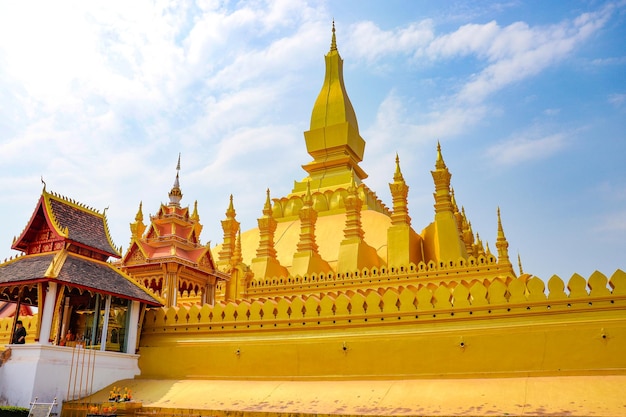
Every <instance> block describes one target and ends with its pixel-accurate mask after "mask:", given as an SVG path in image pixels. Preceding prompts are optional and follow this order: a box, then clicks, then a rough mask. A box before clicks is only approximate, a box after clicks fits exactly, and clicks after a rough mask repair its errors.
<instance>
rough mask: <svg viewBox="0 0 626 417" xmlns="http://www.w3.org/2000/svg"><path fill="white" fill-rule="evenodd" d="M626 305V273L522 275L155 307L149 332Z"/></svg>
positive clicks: (467, 317) (517, 313)
mask: <svg viewBox="0 0 626 417" xmlns="http://www.w3.org/2000/svg"><path fill="white" fill-rule="evenodd" d="M609 305H611V306H612V308H615V307H617V305H622V306H623V307H624V308H626V273H625V272H624V271H622V270H617V271H616V272H615V273H614V274H613V275H612V276H611V278H610V279H607V277H606V276H605V275H604V274H602V273H600V272H594V273H593V274H592V275H591V276H590V277H589V279H587V280H586V279H584V278H583V277H581V276H580V275H578V274H574V275H573V276H572V277H571V278H570V279H569V281H568V282H567V285H566V284H565V282H564V281H563V280H562V279H561V278H560V277H558V276H556V275H555V276H553V277H552V278H550V280H549V281H548V284H547V287H546V285H545V283H544V282H543V281H542V280H541V279H539V278H537V277H533V276H529V275H523V276H521V277H520V278H515V279H511V280H508V281H507V280H501V279H492V280H489V279H485V280H480V279H476V280H472V281H469V282H468V281H465V280H462V281H451V282H447V283H446V282H440V283H434V282H427V283H423V284H417V285H407V286H401V287H398V288H393V287H390V288H386V289H383V288H381V289H378V290H376V289H368V290H356V291H345V292H344V291H336V292H328V293H324V294H319V295H309V296H305V295H300V296H278V297H271V298H258V299H250V300H237V301H232V302H220V303H217V304H215V305H214V306H211V305H208V304H206V305H202V306H201V305H194V306H191V307H189V308H187V307H171V308H161V309H156V310H151V311H149V312H148V313H147V314H146V320H145V323H144V332H147V333H151V332H169V331H177V332H179V331H181V330H182V331H188V332H194V331H216V332H220V331H233V330H236V331H245V330H247V329H252V330H254V329H258V328H262V327H265V328H268V327H269V328H273V327H276V328H281V327H282V328H293V327H292V326H299V327H302V326H306V325H307V324H308V325H311V326H315V325H329V324H336V323H341V324H342V326H348V327H350V326H364V325H368V324H381V322H383V321H385V320H387V321H388V323H391V324H393V323H407V322H411V323H420V322H427V321H434V320H436V321H441V320H446V321H457V320H462V321H464V322H467V320H473V319H476V320H478V319H480V318H481V317H482V318H485V317H489V318H495V317H500V318H502V317H507V316H508V317H511V316H514V317H524V316H531V317H536V316H537V315H538V314H539V315H544V316H545V315H549V314H567V313H569V312H581V311H582V312H585V311H602V310H605V309H606V307H607V306H609Z"/></svg>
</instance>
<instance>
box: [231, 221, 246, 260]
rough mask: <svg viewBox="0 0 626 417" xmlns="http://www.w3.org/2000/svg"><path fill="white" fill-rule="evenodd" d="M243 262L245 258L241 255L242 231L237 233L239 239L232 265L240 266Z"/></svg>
mask: <svg viewBox="0 0 626 417" xmlns="http://www.w3.org/2000/svg"><path fill="white" fill-rule="evenodd" d="M242 261H243V257H242V255H241V229H240V230H239V231H238V233H237V238H236V239H235V250H234V251H233V257H232V258H231V265H232V266H233V267H235V266H237V265H239V264H240V263H241V262H242Z"/></svg>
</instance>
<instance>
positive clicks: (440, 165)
mask: <svg viewBox="0 0 626 417" xmlns="http://www.w3.org/2000/svg"><path fill="white" fill-rule="evenodd" d="M435 168H437V169H445V168H446V163H445V162H444V161H443V155H442V154H441V143H439V141H437V162H436V163H435Z"/></svg>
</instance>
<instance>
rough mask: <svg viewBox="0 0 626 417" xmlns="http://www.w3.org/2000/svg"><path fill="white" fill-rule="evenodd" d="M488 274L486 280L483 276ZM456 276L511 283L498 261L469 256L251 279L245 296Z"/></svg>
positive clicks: (493, 258) (509, 274)
mask: <svg viewBox="0 0 626 417" xmlns="http://www.w3.org/2000/svg"><path fill="white" fill-rule="evenodd" d="M486 274H489V277H487V276H486ZM459 276H464V277H471V278H473V277H483V278H493V277H496V276H499V277H500V278H501V279H506V280H511V279H513V278H514V277H513V276H512V273H511V269H510V268H508V267H506V266H502V265H500V264H498V260H497V259H496V257H495V256H493V255H491V254H490V255H487V256H484V255H480V256H478V257H473V256H470V257H468V259H464V258H460V259H459V260H457V261H456V262H454V261H448V262H439V263H436V262H433V261H430V262H428V263H425V262H419V263H418V264H414V263H411V264H409V265H408V266H399V267H398V266H392V267H387V266H382V267H380V268H376V267H373V268H363V269H362V270H360V271H354V272H350V273H335V272H330V273H326V274H324V273H322V274H310V275H303V276H299V275H297V276H287V277H272V278H266V277H261V278H258V279H255V278H253V279H251V280H250V282H249V284H248V288H247V294H248V295H250V296H253V295H257V296H260V295H270V294H276V293H282V292H283V291H289V292H291V293H293V292H296V293H299V292H302V293H305V292H307V291H309V292H310V291H311V290H313V291H316V290H317V291H321V290H323V289H329V288H331V289H332V288H333V287H338V286H339V287H348V286H350V287H355V286H356V287H359V286H372V284H376V283H378V284H380V285H384V286H394V285H398V284H399V283H404V284H409V283H412V282H417V281H416V280H419V281H424V280H428V281H433V280H434V281H440V280H444V281H449V280H457V279H458V277H459Z"/></svg>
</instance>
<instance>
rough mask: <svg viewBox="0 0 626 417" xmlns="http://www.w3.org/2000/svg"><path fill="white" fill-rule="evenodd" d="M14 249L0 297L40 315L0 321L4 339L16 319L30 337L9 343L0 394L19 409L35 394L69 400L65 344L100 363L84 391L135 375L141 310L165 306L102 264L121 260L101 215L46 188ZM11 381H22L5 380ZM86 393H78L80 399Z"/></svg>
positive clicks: (0, 271)
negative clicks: (91, 383)
mask: <svg viewBox="0 0 626 417" xmlns="http://www.w3.org/2000/svg"><path fill="white" fill-rule="evenodd" d="M12 248H13V249H15V250H18V251H21V252H22V256H18V257H16V258H14V259H11V260H9V261H7V262H4V263H3V264H0V298H1V299H2V300H4V301H9V302H12V303H14V304H15V305H16V306H17V307H16V309H15V311H22V310H21V306H24V305H27V306H32V307H36V308H37V311H38V314H37V315H36V316H23V317H22V316H20V315H19V314H14V315H13V317H11V319H10V320H5V321H3V325H4V326H3V328H2V329H0V330H1V332H2V333H4V334H5V335H7V336H9V337H7V339H8V340H11V336H10V335H11V334H12V332H13V331H14V329H15V323H16V322H17V319H21V320H22V322H23V324H24V327H26V329H27V333H28V335H27V338H26V342H27V343H26V344H23V345H12V347H11V351H10V356H9V358H12V359H13V360H10V361H8V362H7V363H6V364H5V365H4V366H1V367H0V381H2V383H1V384H0V387H1V388H0V397H2V398H12V399H14V400H15V401H16V402H17V403H18V404H28V403H29V402H30V401H32V400H33V399H34V398H35V397H37V396H38V397H40V398H46V397H56V398H58V399H59V400H61V399H64V398H66V394H65V390H68V391H69V389H68V386H69V385H70V383H71V382H72V372H71V370H72V368H73V367H75V366H76V364H75V363H73V358H74V353H75V352H74V351H73V349H68V347H76V346H78V347H82V348H84V349H89V351H90V354H91V356H92V357H93V358H94V360H95V359H96V358H97V359H98V360H99V362H100V365H99V367H100V369H99V374H100V378H99V379H98V380H96V381H95V383H94V387H91V388H89V389H93V388H95V387H98V388H99V387H103V386H106V385H107V384H108V383H110V382H111V381H114V380H116V379H120V378H125V377H132V376H134V375H136V374H138V372H139V370H138V368H137V359H138V356H137V355H136V354H135V352H136V350H137V346H138V341H139V332H140V331H141V322H142V320H141V319H142V318H143V315H144V313H145V309H146V307H154V306H160V305H162V303H161V301H160V300H159V299H158V297H156V296H154V295H153V294H151V293H150V292H149V291H147V290H146V289H145V288H144V287H143V286H140V285H138V284H137V283H135V281H134V280H132V279H131V278H130V277H129V276H128V275H127V274H125V273H124V272H122V271H121V270H119V269H118V268H117V267H115V266H114V265H113V264H111V263H109V262H107V261H108V259H109V258H120V256H121V255H120V253H119V249H117V248H116V247H115V246H114V245H113V242H112V241H111V237H110V235H109V229H108V226H107V222H106V216H105V213H104V212H102V213H101V212H98V211H96V210H94V209H91V208H89V207H87V206H85V205H83V204H81V203H79V202H76V201H75V200H70V199H69V198H66V197H63V196H60V195H58V194H55V193H51V192H48V191H46V188H45V184H44V188H43V191H42V193H41V196H40V197H39V200H38V202H37V205H36V207H35V210H34V211H33V214H32V216H31V218H30V220H29V222H28V224H27V225H26V227H25V228H24V231H23V232H22V233H21V235H20V236H19V237H17V238H16V239H15V240H14V242H13V246H12ZM68 331H70V332H71V334H72V336H71V337H67V333H68ZM83 370H84V369H83ZM92 371H93V370H92ZM81 375H82V374H81ZM16 380H19V381H20V383H19V384H14V383H8V381H16ZM73 382H74V386H76V381H75V380H74V381H73ZM83 388H86V387H83V386H80V387H79V393H81V392H82V393H83V394H84V391H82V389H83ZM50 400H51V398H50Z"/></svg>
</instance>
